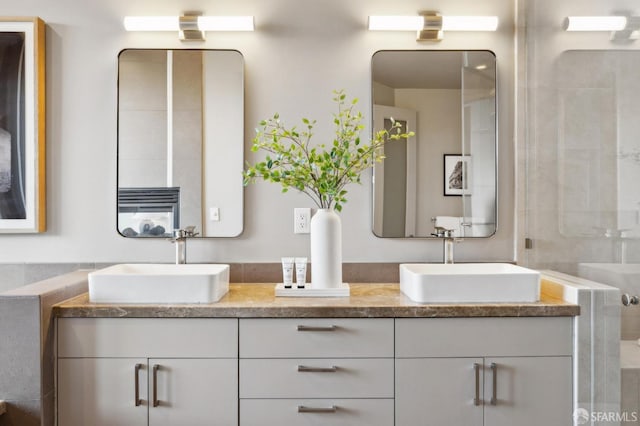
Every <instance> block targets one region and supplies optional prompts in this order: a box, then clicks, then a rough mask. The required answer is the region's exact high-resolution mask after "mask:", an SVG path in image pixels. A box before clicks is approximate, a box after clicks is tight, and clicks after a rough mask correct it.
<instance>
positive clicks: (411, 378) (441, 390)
mask: <svg viewBox="0 0 640 426" xmlns="http://www.w3.org/2000/svg"><path fill="white" fill-rule="evenodd" d="M482 361H483V360H482V358H407V359H397V360H396V426H416V425H421V426H430V425H433V426H442V425H465V426H475V425H477V426H481V425H482V398H483V396H482V380H483V377H482V376H483V372H482ZM476 364H477V366H478V367H477V368H474V365H476ZM476 390H477V392H476ZM476 393H477V398H478V401H477V404H478V405H476V403H475V402H474V399H475V398H476ZM510 426H513V424H512V425H510ZM538 426H539V425H538Z"/></svg>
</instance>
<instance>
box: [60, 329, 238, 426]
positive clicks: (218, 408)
mask: <svg viewBox="0 0 640 426" xmlns="http://www.w3.org/2000/svg"><path fill="white" fill-rule="evenodd" d="M57 371H58V374H57V400H58V425H59V426H76V425H77V426H87V425H95V426H101V425H105V426H106V425H109V426H117V425H123V426H125V425H126V426H136V425H150V426H156V425H176V424H180V425H184V426H186V425H202V424H215V425H224V426H226V425H229V426H232V425H237V424H238V419H237V417H238V320H237V319H166V318H127V319H117V318H59V319H58V369H57Z"/></svg>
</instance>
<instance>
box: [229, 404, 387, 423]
mask: <svg viewBox="0 0 640 426" xmlns="http://www.w3.org/2000/svg"><path fill="white" fill-rule="evenodd" d="M299 407H305V408H299ZM314 409H320V410H315V411H323V410H325V412H313V411H314ZM299 410H300V411H305V410H306V411H307V412H299ZM308 411H312V412H308ZM265 425H296V426H318V425H322V426H393V399H320V400H317V399H316V400H314V399H242V400H240V426H265Z"/></svg>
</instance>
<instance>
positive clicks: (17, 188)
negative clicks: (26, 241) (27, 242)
mask: <svg viewBox="0 0 640 426" xmlns="http://www.w3.org/2000/svg"><path fill="white" fill-rule="evenodd" d="M45 118H46V117H45V24H44V22H43V21H42V20H41V19H40V18H35V17H0V233H27V232H32V233H35V232H44V231H45V230H46V185H45V183H46V171H45V164H46V162H45V146H46V145H45V136H46V134H45V129H46V121H45Z"/></svg>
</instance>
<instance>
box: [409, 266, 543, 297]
mask: <svg viewBox="0 0 640 426" xmlns="http://www.w3.org/2000/svg"><path fill="white" fill-rule="evenodd" d="M400 291H402V292H403V293H404V294H406V295H407V296H408V297H409V298H410V299H411V300H413V301H415V302H422V303H492V302H513V303H518V302H520V303H522V302H537V301H538V300H539V299H540V297H539V295H540V273H539V272H538V271H533V270H531V269H527V268H522V267H520V266H516V265H511V264H508V263H456V264H447V265H445V264H430V263H414V264H411V263H407V264H402V265H400Z"/></svg>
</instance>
